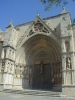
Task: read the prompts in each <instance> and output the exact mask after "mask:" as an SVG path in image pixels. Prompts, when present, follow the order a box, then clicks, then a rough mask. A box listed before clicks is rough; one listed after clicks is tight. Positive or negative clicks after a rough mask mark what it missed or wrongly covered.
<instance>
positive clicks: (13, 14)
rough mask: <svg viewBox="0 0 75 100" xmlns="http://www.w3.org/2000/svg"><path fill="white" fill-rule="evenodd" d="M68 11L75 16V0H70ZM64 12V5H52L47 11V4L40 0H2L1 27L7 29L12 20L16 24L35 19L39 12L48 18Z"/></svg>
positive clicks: (0, 5)
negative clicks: (73, 0)
mask: <svg viewBox="0 0 75 100" xmlns="http://www.w3.org/2000/svg"><path fill="white" fill-rule="evenodd" d="M68 1H69V3H68V5H66V11H68V12H70V14H71V18H72V19H74V18H75V2H72V0H68ZM61 12H62V6H59V7H55V6H54V7H52V8H51V9H50V10H49V11H45V5H43V4H42V3H40V2H39V0H0V29H1V30H2V31H5V30H6V27H7V26H8V25H9V23H10V21H11V20H12V24H13V25H14V26H16V25H19V24H23V23H26V22H30V21H33V20H34V19H35V18H36V16H37V14H38V13H39V14H40V17H41V18H47V17H51V16H55V15H58V14H60V13H61Z"/></svg>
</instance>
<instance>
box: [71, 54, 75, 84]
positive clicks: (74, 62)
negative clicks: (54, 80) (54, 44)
mask: <svg viewBox="0 0 75 100" xmlns="http://www.w3.org/2000/svg"><path fill="white" fill-rule="evenodd" d="M74 66H75V58H74V53H72V54H71V70H72V84H75V78H74V77H75V67H74Z"/></svg>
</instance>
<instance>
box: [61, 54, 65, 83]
mask: <svg viewBox="0 0 75 100" xmlns="http://www.w3.org/2000/svg"><path fill="white" fill-rule="evenodd" d="M62 84H63V85H65V84H66V56H65V55H64V54H63V55H62Z"/></svg>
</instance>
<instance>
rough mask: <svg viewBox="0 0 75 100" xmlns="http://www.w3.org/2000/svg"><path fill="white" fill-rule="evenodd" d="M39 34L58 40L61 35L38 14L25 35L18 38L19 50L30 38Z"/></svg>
mask: <svg viewBox="0 0 75 100" xmlns="http://www.w3.org/2000/svg"><path fill="white" fill-rule="evenodd" d="M37 34H42V35H46V36H49V37H51V38H53V39H54V40H55V41H56V42H58V40H57V39H58V38H59V36H57V35H56V34H55V33H54V32H53V31H52V30H51V29H50V28H49V27H48V25H46V23H45V22H44V21H43V20H42V19H41V18H40V17H39V16H37V17H36V19H35V20H34V21H33V22H32V23H31V24H30V26H29V28H28V29H27V30H26V31H25V33H24V35H22V36H21V38H20V39H19V40H18V43H17V50H19V49H20V48H21V46H22V45H23V44H24V43H25V42H26V41H27V40H28V39H29V38H31V37H33V36H35V35H37Z"/></svg>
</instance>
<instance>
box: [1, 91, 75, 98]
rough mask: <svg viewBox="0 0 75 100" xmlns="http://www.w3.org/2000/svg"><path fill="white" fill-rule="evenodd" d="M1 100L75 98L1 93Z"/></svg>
mask: <svg viewBox="0 0 75 100" xmlns="http://www.w3.org/2000/svg"><path fill="white" fill-rule="evenodd" d="M0 100H75V97H74V98H73V97H50V96H35V95H22V94H12V93H3V92H0Z"/></svg>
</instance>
